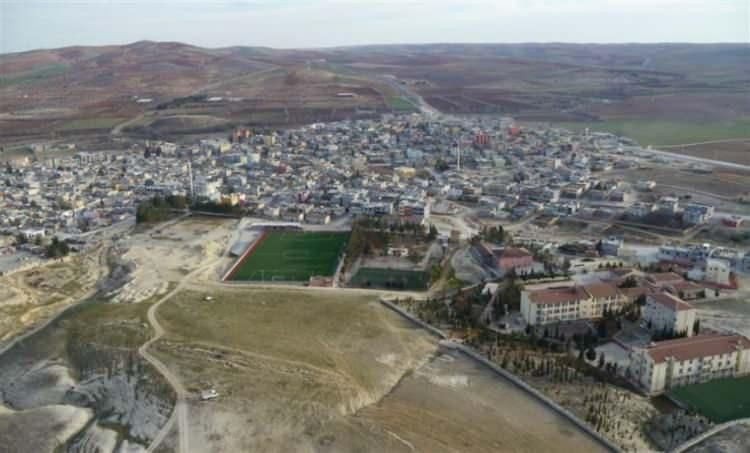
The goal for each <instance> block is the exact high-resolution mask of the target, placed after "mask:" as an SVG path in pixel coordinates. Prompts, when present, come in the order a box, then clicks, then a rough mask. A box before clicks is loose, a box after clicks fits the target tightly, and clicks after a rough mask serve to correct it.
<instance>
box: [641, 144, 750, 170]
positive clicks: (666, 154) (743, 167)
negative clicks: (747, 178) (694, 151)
mask: <svg viewBox="0 0 750 453" xmlns="http://www.w3.org/2000/svg"><path fill="white" fill-rule="evenodd" d="M650 151H651V152H652V153H654V154H659V155H661V156H663V157H668V158H671V159H679V160H689V161H692V162H697V163H701V164H707V165H713V166H716V167H727V168H734V169H737V170H747V171H750V165H742V164H735V163H732V162H724V161H721V160H713V159H705V158H703V157H694V156H688V155H685V154H678V153H672V152H669V151H661V150H658V149H651V150H650Z"/></svg>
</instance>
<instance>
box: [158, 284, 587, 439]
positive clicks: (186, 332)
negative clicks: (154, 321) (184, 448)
mask: <svg viewBox="0 0 750 453" xmlns="http://www.w3.org/2000/svg"><path fill="white" fill-rule="evenodd" d="M209 295H210V296H211V297H212V300H206V296H209ZM157 317H158V318H159V321H160V323H161V324H162V325H163V327H164V328H165V329H166V331H167V335H166V337H165V338H164V339H162V340H160V341H159V342H158V343H157V344H156V345H155V346H156V347H155V353H156V354H157V355H158V356H159V357H160V358H161V359H162V361H164V362H165V363H166V364H167V365H168V366H169V367H170V369H175V370H177V372H178V374H179V376H180V378H181V379H182V380H183V384H184V385H185V387H186V388H188V390H189V391H190V392H191V394H192V395H193V397H192V398H191V401H190V412H189V414H190V415H189V424H190V431H189V436H190V438H189V444H190V448H191V449H192V450H195V451H213V452H224V451H226V452H230V451H232V452H234V451H268V452H274V451H279V452H281V451H303V452H304V451H347V452H348V451H414V450H419V451H438V452H439V451H498V449H500V450H503V449H505V450H506V451H542V450H550V449H552V448H554V447H558V446H560V445H564V446H565V447H566V448H571V449H575V450H577V451H596V450H597V445H596V444H595V443H594V442H593V440H590V439H589V438H588V437H586V436H585V435H583V434H582V433H581V432H580V431H578V430H577V429H575V428H574V427H573V425H572V424H570V423H569V422H567V421H566V420H562V419H560V418H559V417H557V416H556V415H555V414H554V413H551V412H549V411H548V410H547V409H546V408H545V407H544V406H541V405H540V404H539V403H538V402H536V401H535V400H533V399H531V398H530V397H529V396H527V395H526V394H524V393H522V392H520V391H519V390H518V389H516V388H514V387H513V386H512V385H510V384H509V383H507V382H506V381H503V380H500V379H498V378H496V377H495V376H494V375H492V374H491V373H490V372H489V371H487V370H485V369H481V368H479V367H477V366H476V365H474V364H473V362H469V361H468V360H467V359H464V358H460V357H452V356H451V355H440V356H438V357H435V353H436V351H437V349H438V346H437V344H436V341H435V340H434V339H433V338H432V337H430V336H428V335H427V334H426V333H425V332H423V331H422V330H419V329H416V328H415V327H413V326H412V325H411V324H408V323H407V322H406V321H405V320H403V319H402V318H400V317H398V316H397V315H396V314H395V313H393V312H391V311H390V310H387V309H386V308H384V307H382V306H381V305H380V304H379V303H378V302H377V301H375V300H373V298H372V296H360V295H344V294H343V293H338V294H337V293H330V292H326V293H314V292H302V291H299V290H289V291H287V290H273V291H267V290H249V289H242V290H239V289H234V290H227V291H215V292H211V293H203V292H193V291H188V292H182V293H179V294H177V295H176V296H175V297H174V298H173V299H171V300H169V301H168V302H166V303H165V304H164V305H163V306H161V307H160V309H159V312H158V313H157ZM208 388H214V389H216V390H217V391H218V392H219V394H220V396H219V398H218V399H217V400H213V401H210V402H200V401H198V399H197V398H196V397H195V396H196V395H198V394H199V392H200V391H201V390H205V389H208ZM539 420H541V421H542V422H541V423H539V422H538V421H539ZM532 421H536V423H532Z"/></svg>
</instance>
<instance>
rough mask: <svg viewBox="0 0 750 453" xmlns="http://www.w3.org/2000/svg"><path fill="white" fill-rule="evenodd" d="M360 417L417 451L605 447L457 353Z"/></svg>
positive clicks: (401, 385) (425, 368)
mask: <svg viewBox="0 0 750 453" xmlns="http://www.w3.org/2000/svg"><path fill="white" fill-rule="evenodd" d="M356 418H358V419H360V418H361V419H364V420H367V421H368V422H372V423H377V424H378V425H380V426H382V427H383V428H384V429H386V430H387V432H390V433H393V435H394V437H396V436H397V438H399V439H402V441H403V443H404V445H406V446H409V445H411V446H414V448H416V450H417V451H431V452H440V451H446V452H447V451H454V450H458V451H476V452H479V451H487V452H494V451H513V452H537V451H564V450H567V449H570V451H587V452H588V451H601V449H602V447H601V446H600V445H599V444H597V443H595V442H594V441H593V440H592V439H590V438H588V437H586V436H583V435H582V434H581V432H580V431H579V430H578V428H576V427H575V426H574V425H573V424H572V423H571V422H570V421H568V420H567V419H564V418H562V417H560V416H559V415H557V414H556V413H554V412H551V411H550V410H549V409H547V408H546V407H545V406H543V405H542V404H541V403H539V402H537V401H536V400H535V399H533V398H532V397H531V396H530V395H528V394H526V393H524V392H521V391H519V390H518V388H516V387H515V386H514V385H513V384H511V383H510V382H508V381H505V380H502V379H498V377H497V376H496V375H494V374H493V373H492V372H490V371H489V370H488V369H487V368H485V367H483V366H482V365H479V364H477V363H476V362H474V361H472V360H470V359H468V358H466V357H465V356H463V355H462V354H460V353H456V352H445V353H441V354H439V355H438V356H436V357H435V358H434V359H433V360H431V361H430V362H428V363H427V364H425V365H423V366H422V367H420V368H419V369H417V370H416V371H415V372H414V373H412V374H409V375H407V376H406V377H405V378H404V379H403V380H402V381H401V382H400V383H399V385H398V386H397V387H396V388H395V389H394V390H393V391H392V392H391V393H390V394H388V396H386V397H385V398H384V399H383V400H382V401H381V402H379V403H378V404H375V405H373V406H369V407H366V408H365V409H363V410H362V411H360V412H359V413H357V415H356Z"/></svg>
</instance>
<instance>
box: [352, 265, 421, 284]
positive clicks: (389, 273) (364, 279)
mask: <svg viewBox="0 0 750 453" xmlns="http://www.w3.org/2000/svg"><path fill="white" fill-rule="evenodd" d="M349 284H350V285H351V286H358V287H362V288H370V287H372V288H388V289H403V290H425V289H427V287H428V286H429V284H430V278H429V276H428V275H427V272H424V271H409V270H401V269H383V268H375V267H363V268H361V269H360V270H359V271H357V274H356V275H355V276H354V277H352V279H351V281H350V282H349Z"/></svg>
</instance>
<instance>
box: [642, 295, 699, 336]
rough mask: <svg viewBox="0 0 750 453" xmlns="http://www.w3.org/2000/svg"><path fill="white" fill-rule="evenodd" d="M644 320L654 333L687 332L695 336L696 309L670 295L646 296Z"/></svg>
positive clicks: (688, 334)
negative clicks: (665, 331)
mask: <svg viewBox="0 0 750 453" xmlns="http://www.w3.org/2000/svg"><path fill="white" fill-rule="evenodd" d="M642 317H643V320H644V321H646V323H647V324H648V326H649V328H650V329H651V330H652V331H654V332H658V331H663V330H667V331H670V332H672V333H681V332H685V333H686V334H687V336H691V335H693V324H694V323H695V308H693V306H692V305H690V304H689V303H687V302H685V301H684V300H682V299H680V298H679V297H677V296H673V295H672V294H669V293H654V294H649V295H647V296H646V306H645V307H644V310H643V312H642Z"/></svg>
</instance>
